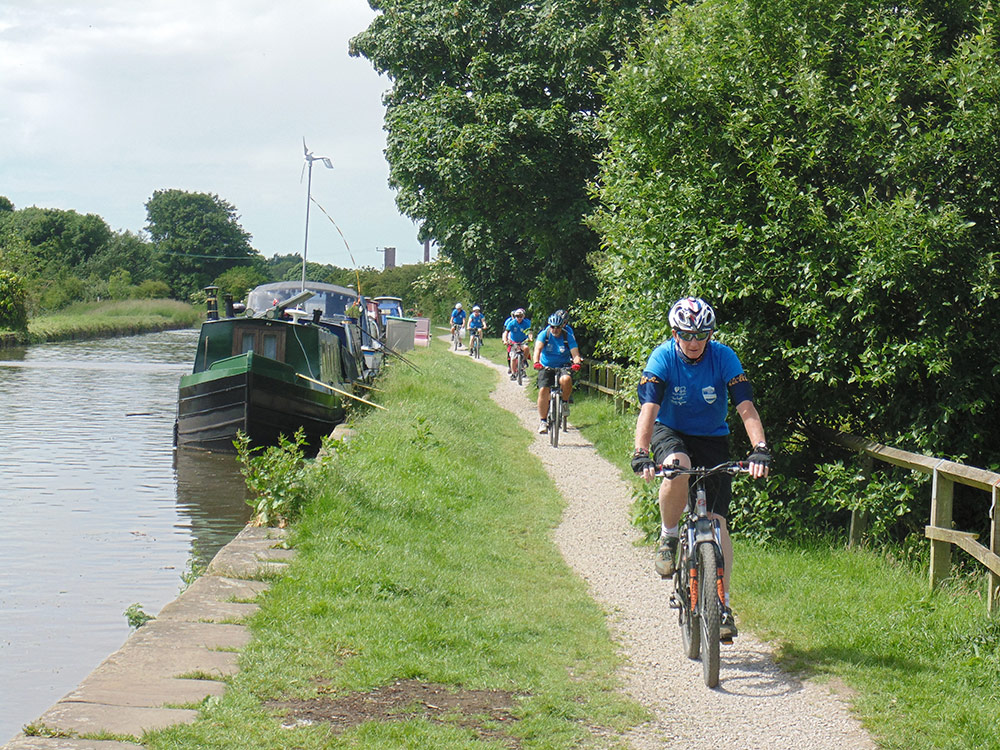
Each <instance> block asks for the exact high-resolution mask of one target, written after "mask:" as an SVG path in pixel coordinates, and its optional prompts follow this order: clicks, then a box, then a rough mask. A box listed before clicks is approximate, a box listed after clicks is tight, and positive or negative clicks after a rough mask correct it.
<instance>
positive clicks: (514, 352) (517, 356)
mask: <svg viewBox="0 0 1000 750" xmlns="http://www.w3.org/2000/svg"><path fill="white" fill-rule="evenodd" d="M526 369H527V365H526V364H525V361H524V352H523V351H522V350H521V345H520V344H518V343H514V342H512V343H511V344H510V371H511V372H512V373H514V375H515V377H516V379H517V384H518V385H523V384H524V374H525V370H526Z"/></svg>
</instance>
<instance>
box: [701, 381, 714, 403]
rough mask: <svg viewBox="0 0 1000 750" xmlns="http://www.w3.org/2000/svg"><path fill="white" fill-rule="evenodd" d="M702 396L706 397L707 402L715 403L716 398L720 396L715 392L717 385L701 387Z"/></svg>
mask: <svg viewBox="0 0 1000 750" xmlns="http://www.w3.org/2000/svg"><path fill="white" fill-rule="evenodd" d="M701 397H702V398H703V399H705V403H706V404H714V403H715V399H716V398H718V396H716V393H715V386H711V385H710V386H708V387H706V388H702V389H701Z"/></svg>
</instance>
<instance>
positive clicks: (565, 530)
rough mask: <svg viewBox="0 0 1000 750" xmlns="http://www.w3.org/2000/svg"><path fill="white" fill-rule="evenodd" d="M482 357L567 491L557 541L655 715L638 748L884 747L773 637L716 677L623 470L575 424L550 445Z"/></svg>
mask: <svg viewBox="0 0 1000 750" xmlns="http://www.w3.org/2000/svg"><path fill="white" fill-rule="evenodd" d="M466 354H467V352H466V351H465V350H462V351H460V352H459V355H466ZM479 361H480V362H481V363H482V364H484V365H487V366H490V367H494V368H496V369H497V370H498V371H499V372H500V383H499V385H498V386H497V388H496V389H495V390H494V392H493V394H492V397H493V400H494V401H496V402H497V403H498V404H499V405H500V406H502V407H503V408H504V409H507V410H508V411H510V412H513V413H514V414H515V415H517V416H518V417H519V418H520V420H521V423H522V424H523V425H524V426H525V428H526V429H528V430H530V431H531V432H532V433H533V434H534V435H535V441H534V443H533V445H532V448H531V451H532V453H534V454H535V455H536V456H538V458H539V459H540V460H541V462H542V463H543V464H544V465H545V467H546V469H547V470H548V472H549V474H550V476H551V477H552V479H553V480H554V481H555V483H556V485H557V486H558V488H559V490H560V491H561V492H562V494H563V496H564V497H565V499H566V503H567V507H566V510H565V513H564V514H563V519H562V523H561V524H560V525H559V527H558V528H557V529H556V530H555V540H556V543H557V545H558V546H559V549H560V550H561V552H562V554H563V556H564V557H565V559H566V561H567V562H568V563H569V565H570V566H571V567H572V568H573V570H574V571H576V572H577V574H578V575H580V576H581V577H582V578H583V579H584V580H585V581H587V584H588V586H589V588H590V592H591V595H592V596H593V597H594V599H595V600H596V601H597V602H598V603H599V604H600V605H601V606H602V607H603V608H604V610H605V611H606V612H607V613H608V620H609V624H610V627H611V630H612V633H613V636H614V638H615V639H616V641H617V642H618V643H619V644H621V648H622V652H623V654H624V656H625V658H626V665H625V667H624V668H623V670H622V679H623V682H624V686H625V690H626V691H627V692H628V693H629V694H630V695H631V696H632V697H634V698H635V699H636V700H637V701H639V702H640V703H641V704H642V705H644V706H646V707H647V708H648V709H649V710H650V711H651V712H652V713H653V715H654V719H653V721H651V722H649V723H647V724H644V725H642V726H640V727H638V728H636V729H635V730H633V732H631V733H630V735H629V737H628V740H629V744H630V746H631V747H632V748H634V749H635V750H653V748H667V747H669V748H670V749H671V750H675V749H676V750H681V749H683V748H698V749H699V750H702V749H704V748H720V750H753V749H755V748H761V750H764V749H766V750H776V749H781V748H795V750H814V749H819V748H830V749H831V750H860V749H862V748H875V747H876V745H875V744H874V743H873V742H872V740H871V739H870V738H869V736H868V734H867V733H866V732H865V731H864V729H863V728H862V727H861V725H860V723H859V722H858V721H857V719H855V718H854V717H853V716H852V715H851V713H850V711H849V709H848V707H847V705H846V703H845V702H844V701H843V700H842V699H841V698H840V697H838V696H837V695H835V694H834V693H833V692H831V690H830V688H829V687H828V686H825V685H819V684H816V683H814V682H809V681H805V682H803V681H800V680H798V679H796V678H795V677H793V676H791V675H789V674H786V673H785V672H783V671H781V670H780V669H779V668H778V667H777V666H776V665H775V663H774V659H773V658H772V651H771V649H770V647H769V646H768V645H766V644H764V643H761V642H760V641H758V640H757V639H756V638H754V637H753V635H752V634H751V633H749V632H747V631H746V630H742V631H741V633H740V636H739V637H738V638H737V639H736V641H735V643H734V645H733V646H723V647H722V667H721V669H720V678H719V686H718V687H717V688H716V689H715V690H709V689H708V688H706V687H705V683H704V682H703V680H702V674H701V662H699V661H692V660H690V659H687V658H685V657H684V655H683V652H682V646H681V636H680V628H679V627H678V626H677V617H676V614H675V612H674V610H670V609H667V606H666V605H667V600H668V597H669V588H670V584H669V583H668V582H666V581H661V580H660V578H659V576H657V575H656V574H655V573H654V572H653V554H652V550H651V549H650V548H649V547H639V546H636V544H635V542H636V540H637V539H638V536H639V535H638V532H637V531H636V529H635V528H634V527H633V526H632V525H631V524H630V522H629V506H630V504H631V502H632V497H631V490H630V486H629V484H628V483H627V482H626V481H624V480H623V478H622V476H621V472H620V471H619V470H618V469H617V468H616V467H614V466H613V465H612V464H610V463H609V462H608V461H606V460H604V459H603V458H601V456H599V455H598V454H597V451H596V450H595V449H594V447H593V446H592V445H591V444H590V443H588V442H587V441H586V440H585V439H584V438H583V436H582V435H581V434H580V433H579V432H578V431H577V430H576V429H570V430H569V431H568V432H567V433H565V434H562V435H560V436H559V447H558V448H552V447H551V446H550V445H549V440H548V436H547V435H538V434H537V432H535V430H536V429H537V427H538V413H537V410H536V407H535V404H534V402H532V401H529V400H528V399H527V398H526V397H525V388H524V387H521V386H518V385H517V384H516V383H512V382H511V381H510V380H509V378H507V377H506V375H505V374H504V369H503V368H502V367H501V366H498V365H495V364H493V363H492V362H489V361H488V360H485V359H481V360H479ZM570 424H571V425H572V412H571V414H570ZM738 563H739V560H737V564H738ZM696 716H697V717H699V719H698V721H694V720H693V717H696Z"/></svg>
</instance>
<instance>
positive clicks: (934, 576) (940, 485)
mask: <svg viewBox="0 0 1000 750" xmlns="http://www.w3.org/2000/svg"><path fill="white" fill-rule="evenodd" d="M954 495H955V483H954V482H953V481H952V480H950V479H948V478H947V477H944V476H942V475H941V474H939V473H938V470H937V468H936V467H935V469H934V474H933V486H932V487H931V526H936V527H937V528H939V529H949V530H950V529H951V520H952V501H953V499H954ZM950 575H951V544H950V543H949V542H945V541H942V540H940V539H931V576H930V577H931V580H930V584H931V588H932V589H933V588H934V587H936V586H937V585H938V584H939V583H941V581H943V580H945V579H946V578H948V577H949V576H950Z"/></svg>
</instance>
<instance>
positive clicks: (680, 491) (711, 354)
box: [632, 297, 771, 641]
mask: <svg viewBox="0 0 1000 750" xmlns="http://www.w3.org/2000/svg"><path fill="white" fill-rule="evenodd" d="M669 320H670V328H671V330H672V336H671V338H670V339H669V340H668V341H666V342H665V343H663V344H661V345H660V346H658V347H657V348H656V349H654V350H653V353H652V355H650V357H649V361H648V362H647V363H646V368H645V370H643V373H642V378H641V379H640V381H639V404H640V407H639V417H638V420H637V421H636V425H635V453H633V454H632V469H633V471H635V473H636V474H639V475H641V476H642V477H643V478H645V479H646V480H647V481H648V480H650V479H652V478H653V476H654V473H655V470H656V468H655V467H656V466H660V465H664V464H666V465H671V464H673V462H674V461H677V462H679V463H680V465H681V466H682V467H684V468H690V467H691V466H706V467H711V466H716V465H718V464H721V463H724V462H726V461H728V460H729V425H728V424H727V422H726V417H727V415H728V400H732V402H733V403H734V404H735V405H736V412H737V413H738V414H739V415H740V418H741V419H742V420H743V427H744V429H745V430H746V433H747V437H749V438H750V444H751V445H752V446H754V447H753V450H752V451H751V452H750V455H749V458H748V460H749V463H750V475H751V476H752V477H753V478H754V479H759V478H760V477H765V476H767V474H768V472H769V471H770V465H771V451H770V449H769V448H768V447H767V442H766V440H765V438H764V427H763V425H762V424H761V420H760V415H759V414H758V413H757V407H756V406H754V402H753V389H752V388H751V386H750V381H749V380H747V376H746V374H745V373H744V372H743V365H742V364H740V360H739V358H738V357H737V356H736V353H735V352H734V351H733V350H732V349H730V348H729V347H728V346H726V345H724V344H720V343H719V342H718V341H713V340H712V333H713V332H714V330H715V311H714V310H712V308H711V307H710V306H709V305H708V304H707V303H706V302H705V301H704V300H701V299H699V298H697V297H685V298H684V299H681V300H679V301H678V302H676V303H675V304H674V306H673V307H672V308H670V315H669ZM713 480H716V481H714V482H713ZM708 482H709V483H708V485H707V489H708V499H709V508H708V510H709V512H710V515H711V516H712V517H714V518H716V519H718V521H719V525H720V527H721V532H722V553H723V556H724V558H725V576H724V592H725V608H724V610H723V613H722V627H721V630H720V635H721V637H722V640H723V641H731V640H732V639H733V638H734V637H735V636H736V634H737V630H736V621H735V619H734V617H733V613H732V610H731V609H730V607H729V580H730V574H731V572H732V569H733V545H732V541H731V540H730V538H729V530H728V528H727V526H726V517H727V516H728V515H729V502H730V499H731V497H732V478H731V477H729V476H716V477H711V478H710V479H709V480H708ZM687 497H688V477H687V476H680V477H676V478H674V479H664V480H663V482H662V483H661V484H660V491H659V504H660V526H661V528H660V543H659V548H658V549H657V556H656V564H655V567H656V572H657V573H659V574H660V576H661V577H663V578H669V577H670V576H672V575H673V574H674V568H675V563H674V561H675V559H676V553H677V537H678V531H679V530H678V524H679V522H680V518H681V514H682V513H683V511H684V508H685V506H686V505H687Z"/></svg>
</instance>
